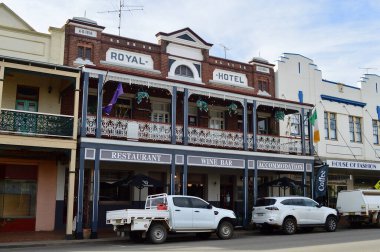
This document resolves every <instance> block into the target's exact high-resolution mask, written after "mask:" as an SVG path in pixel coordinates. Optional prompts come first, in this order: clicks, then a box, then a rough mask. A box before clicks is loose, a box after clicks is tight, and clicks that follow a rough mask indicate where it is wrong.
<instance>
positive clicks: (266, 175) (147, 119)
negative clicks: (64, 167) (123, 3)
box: [64, 18, 314, 237]
mask: <svg viewBox="0 0 380 252" xmlns="http://www.w3.org/2000/svg"><path fill="white" fill-rule="evenodd" d="M103 30H104V27H102V26H100V25H98V24H97V23H96V22H94V21H92V20H89V19H86V18H73V19H71V20H68V21H67V23H66V25H65V53H64V64H65V65H68V66H72V67H75V66H82V81H81V91H82V92H81V109H80V110H81V116H80V117H81V118H80V121H81V126H80V127H81V129H80V136H79V139H78V141H79V147H78V148H79V149H80V154H79V162H78V168H79V177H78V195H77V196H78V204H77V211H76V214H77V216H76V220H77V230H76V232H77V236H78V237H81V236H82V234H83V233H82V231H83V228H84V227H85V228H87V227H89V228H91V229H92V237H96V236H97V229H98V227H99V226H104V225H105V212H106V211H107V210H112V209H120V208H127V207H141V206H142V205H141V202H142V201H144V200H145V197H146V195H148V194H152V193H164V192H166V193H170V194H189V195H195V196H199V197H201V198H204V199H205V200H208V201H210V202H211V203H213V204H215V205H217V206H221V207H226V208H230V209H233V210H234V211H235V213H236V214H237V216H238V218H239V221H240V223H246V221H247V220H248V217H249V216H248V215H249V214H250V210H249V209H250V208H248V207H250V206H252V203H253V201H254V200H255V199H256V198H257V197H258V196H264V195H284V194H304V195H311V189H312V181H313V180H312V171H313V169H312V165H313V162H314V157H313V155H310V153H312V152H313V151H312V150H311V149H312V146H313V144H312V142H311V139H309V138H307V137H305V134H301V135H300V136H290V135H287V136H285V135H281V131H280V128H279V126H280V123H279V121H281V120H283V118H284V116H285V115H288V114H300V113H301V112H304V113H303V114H306V113H310V112H311V110H312V105H310V104H305V103H299V102H295V101H289V100H286V99H282V98H276V82H275V76H274V69H273V68H274V65H273V64H270V63H268V61H266V60H264V59H262V58H253V59H252V61H250V62H249V63H244V62H236V61H233V60H229V59H223V58H218V57H214V56H211V55H209V50H210V48H211V47H212V44H210V43H208V42H206V41H204V40H203V39H202V38H201V37H200V36H199V35H197V34H196V33H195V32H193V31H192V30H191V29H189V28H184V29H181V30H178V31H174V32H170V33H164V32H159V33H157V34H156V37H157V40H158V43H157V44H154V43H149V42H144V41H140V40H136V39H132V38H126V37H120V36H116V35H112V34H107V33H104V32H103ZM121 89H122V90H121ZM113 97H114V98H113ZM115 98H117V101H116V102H114V103H115V104H114V105H113V106H110V107H111V108H112V109H111V110H110V111H109V113H108V112H107V113H104V108H105V107H107V106H108V105H109V104H110V103H111V104H112V103H113V102H112V101H115ZM97 118H99V120H97ZM137 174H144V175H147V176H149V177H152V178H154V179H156V180H158V181H159V182H160V183H161V185H160V186H155V187H145V188H142V189H138V188H136V187H133V186H123V185H122V184H121V183H120V181H123V180H126V179H128V178H131V176H132V175H137ZM279 177H290V178H292V179H294V180H296V181H299V182H301V183H302V184H303V185H304V186H301V187H300V188H298V190H296V189H293V188H292V189H289V188H286V189H285V190H283V189H281V188H276V187H269V186H265V185H266V184H265V183H266V182H270V181H272V180H273V179H277V178H279ZM310 184H311V185H310ZM262 185H264V186H262ZM307 185H308V186H307Z"/></svg>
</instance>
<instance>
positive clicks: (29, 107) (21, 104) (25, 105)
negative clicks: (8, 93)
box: [16, 86, 39, 112]
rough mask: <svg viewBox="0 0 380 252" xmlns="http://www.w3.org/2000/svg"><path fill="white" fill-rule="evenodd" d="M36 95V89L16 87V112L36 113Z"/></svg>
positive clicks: (37, 90) (37, 91)
mask: <svg viewBox="0 0 380 252" xmlns="http://www.w3.org/2000/svg"><path fill="white" fill-rule="evenodd" d="M38 93H39V89H38V88H36V87H27V86H17V95H16V110H24V111H31V112H37V111H38Z"/></svg>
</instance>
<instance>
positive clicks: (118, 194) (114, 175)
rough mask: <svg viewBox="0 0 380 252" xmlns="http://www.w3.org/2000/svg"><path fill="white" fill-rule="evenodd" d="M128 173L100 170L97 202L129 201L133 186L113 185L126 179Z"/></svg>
mask: <svg viewBox="0 0 380 252" xmlns="http://www.w3.org/2000/svg"><path fill="white" fill-rule="evenodd" d="M130 175H131V173H130V172H122V171H118V170H101V171H100V186H99V201H130V200H131V192H132V189H133V186H115V185H114V183H115V182H117V181H120V180H122V179H125V178H128V177H129V176H130Z"/></svg>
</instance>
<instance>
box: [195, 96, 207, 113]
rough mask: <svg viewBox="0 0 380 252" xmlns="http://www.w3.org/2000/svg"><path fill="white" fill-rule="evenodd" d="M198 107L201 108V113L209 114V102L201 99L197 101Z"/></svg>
mask: <svg viewBox="0 0 380 252" xmlns="http://www.w3.org/2000/svg"><path fill="white" fill-rule="evenodd" d="M197 107H198V108H199V110H200V111H205V112H208V104H207V102H205V101H202V100H201V99H199V100H198V101H197Z"/></svg>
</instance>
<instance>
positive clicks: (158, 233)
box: [148, 223, 168, 244]
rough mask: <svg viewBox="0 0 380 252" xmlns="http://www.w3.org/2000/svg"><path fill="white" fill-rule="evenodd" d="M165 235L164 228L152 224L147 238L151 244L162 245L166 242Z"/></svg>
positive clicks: (166, 233)
mask: <svg viewBox="0 0 380 252" xmlns="http://www.w3.org/2000/svg"><path fill="white" fill-rule="evenodd" d="M167 235H168V232H167V230H166V228H165V227H164V226H163V225H162V224H160V223H155V224H152V226H150V228H149V232H148V237H149V240H150V242H151V243H154V244H160V243H164V242H165V241H166V237H167Z"/></svg>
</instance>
